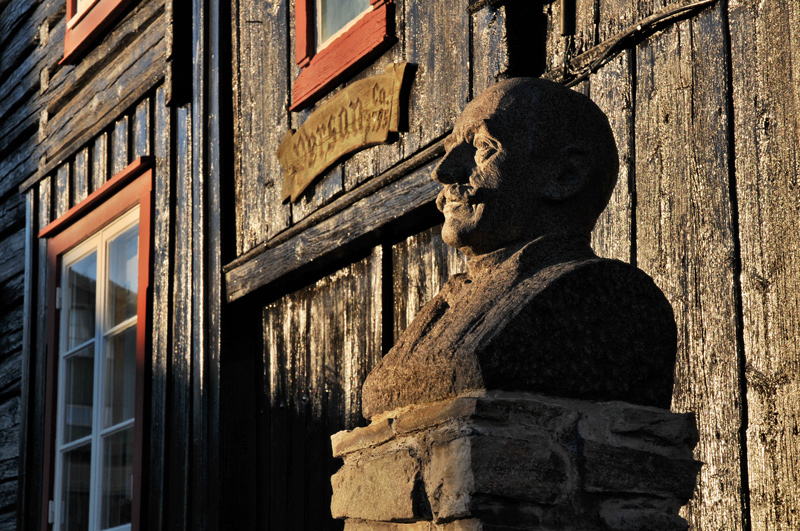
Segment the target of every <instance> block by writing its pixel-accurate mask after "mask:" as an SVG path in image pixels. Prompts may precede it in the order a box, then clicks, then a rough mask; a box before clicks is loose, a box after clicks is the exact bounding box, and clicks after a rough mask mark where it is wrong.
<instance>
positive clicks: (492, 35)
mask: <svg viewBox="0 0 800 531" xmlns="http://www.w3.org/2000/svg"><path fill="white" fill-rule="evenodd" d="M507 26H508V19H507V8H506V7H505V6H502V5H501V6H498V7H494V6H491V5H489V6H486V7H484V8H483V9H481V10H479V11H476V12H475V13H473V14H472V68H471V69H470V74H471V76H472V96H473V97H474V96H477V95H478V94H480V93H481V92H483V91H484V90H486V89H487V88H489V86H491V85H493V84H494V83H496V82H497V81H498V80H499V79H500V76H501V75H502V74H504V73H505V72H506V71H507V70H508V68H509V66H510V64H509V63H510V57H509V54H508V27H507Z"/></svg>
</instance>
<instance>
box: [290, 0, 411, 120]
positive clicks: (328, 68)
mask: <svg viewBox="0 0 800 531" xmlns="http://www.w3.org/2000/svg"><path fill="white" fill-rule="evenodd" d="M370 3H371V5H372V7H373V9H372V11H370V12H368V13H367V14H365V15H364V16H363V17H361V18H360V19H359V20H358V21H357V22H356V23H355V24H353V26H352V27H351V28H350V29H348V30H347V31H346V32H345V33H343V34H341V35H339V37H337V38H336V39H335V40H334V41H333V42H331V43H329V44H328V45H327V46H326V47H325V48H323V49H322V50H320V51H319V52H317V53H315V52H314V31H313V28H314V27H315V26H314V19H313V16H314V0H297V3H296V4H295V12H294V13H295V40H296V42H295V52H296V53H295V59H296V61H297V64H298V65H300V67H301V68H302V71H301V72H300V75H299V76H297V79H296V80H295V82H294V86H293V87H292V106H291V107H290V110H292V111H297V110H300V109H303V108H305V107H308V106H309V105H311V104H312V103H314V102H315V101H317V100H318V99H320V98H321V97H322V96H323V95H325V93H326V92H328V91H329V90H330V89H331V88H333V87H334V86H336V85H338V84H339V83H341V82H342V81H343V80H344V79H346V78H348V77H350V76H352V75H353V74H354V73H355V72H357V71H358V69H359V68H361V67H362V66H363V65H364V64H365V63H367V62H369V61H371V60H372V59H374V58H375V57H376V56H377V55H379V54H380V53H382V52H383V51H385V50H386V49H388V48H389V47H390V46H391V45H392V44H394V43H395V41H396V40H397V39H396V38H395V35H394V31H395V30H394V4H393V3H392V1H391V0H370Z"/></svg>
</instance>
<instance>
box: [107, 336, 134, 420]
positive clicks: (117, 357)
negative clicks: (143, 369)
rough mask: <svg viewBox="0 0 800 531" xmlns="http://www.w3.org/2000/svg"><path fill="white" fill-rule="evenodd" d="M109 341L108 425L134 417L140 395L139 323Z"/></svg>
mask: <svg viewBox="0 0 800 531" xmlns="http://www.w3.org/2000/svg"><path fill="white" fill-rule="evenodd" d="M106 341H107V343H106V378H105V411H104V415H103V418H104V419H105V420H104V421H103V427H104V428H108V427H110V426H113V425H115V424H119V423H120V422H122V421H125V420H128V419H132V418H133V411H134V398H135V395H136V326H135V325H134V326H132V327H130V328H126V329H125V330H124V331H122V332H120V333H118V334H116V335H114V336H111V337H110V338H108V339H107V340H106Z"/></svg>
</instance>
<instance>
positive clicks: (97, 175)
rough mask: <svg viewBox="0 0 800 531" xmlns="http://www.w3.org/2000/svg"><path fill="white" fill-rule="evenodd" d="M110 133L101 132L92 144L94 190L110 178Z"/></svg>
mask: <svg viewBox="0 0 800 531" xmlns="http://www.w3.org/2000/svg"><path fill="white" fill-rule="evenodd" d="M108 159H109V157H108V133H101V134H100V135H98V136H97V137H95V139H94V143H93V145H92V171H91V173H92V190H97V189H98V188H100V187H101V186H103V183H104V182H106V181H107V180H108Z"/></svg>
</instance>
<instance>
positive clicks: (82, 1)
mask: <svg viewBox="0 0 800 531" xmlns="http://www.w3.org/2000/svg"><path fill="white" fill-rule="evenodd" d="M93 1H94V0H77V2H76V4H77V5H76V8H77V9H75V14H76V15H77V14H80V13H83V12H84V11H85V10H86V8H88V7H89V6H90V5H92V2H93Z"/></svg>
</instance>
